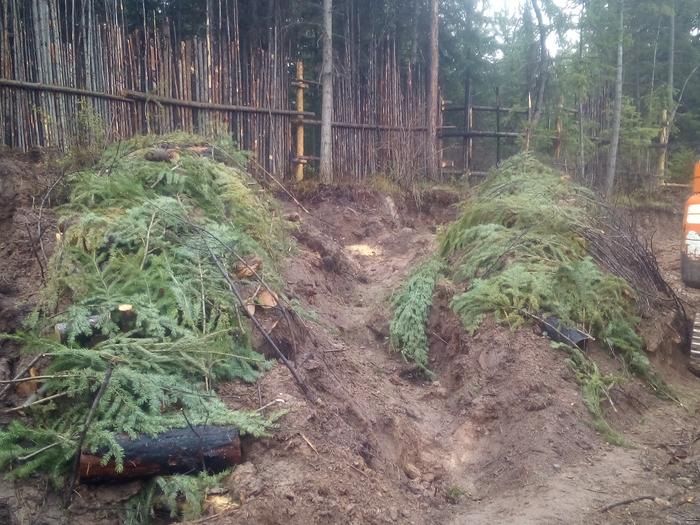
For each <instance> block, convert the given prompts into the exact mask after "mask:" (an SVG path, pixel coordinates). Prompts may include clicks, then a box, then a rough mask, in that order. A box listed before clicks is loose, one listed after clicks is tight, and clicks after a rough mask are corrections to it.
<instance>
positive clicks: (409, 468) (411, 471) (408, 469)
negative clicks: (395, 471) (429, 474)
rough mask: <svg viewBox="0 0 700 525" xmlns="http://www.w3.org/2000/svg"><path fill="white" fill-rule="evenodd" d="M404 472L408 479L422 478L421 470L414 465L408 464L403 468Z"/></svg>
mask: <svg viewBox="0 0 700 525" xmlns="http://www.w3.org/2000/svg"><path fill="white" fill-rule="evenodd" d="M403 471H404V473H405V474H406V477H408V479H418V478H420V470H419V469H418V467H416V466H415V465H414V464H413V463H406V464H405V465H404V466H403Z"/></svg>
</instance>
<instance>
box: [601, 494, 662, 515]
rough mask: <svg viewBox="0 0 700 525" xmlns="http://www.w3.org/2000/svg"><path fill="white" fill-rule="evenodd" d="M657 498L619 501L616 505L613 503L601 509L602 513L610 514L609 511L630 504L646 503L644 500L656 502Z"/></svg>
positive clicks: (644, 497)
mask: <svg viewBox="0 0 700 525" xmlns="http://www.w3.org/2000/svg"><path fill="white" fill-rule="evenodd" d="M655 499H656V496H638V497H636V498H628V499H623V500H622V501H617V502H615V503H611V504H610V505H606V506H605V507H603V508H602V509H600V512H608V511H609V510H612V509H614V508H615V507H622V506H623V505H629V504H630V503H636V502H637V501H644V500H652V501H653V500H655Z"/></svg>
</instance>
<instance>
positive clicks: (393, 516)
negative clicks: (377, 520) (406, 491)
mask: <svg viewBox="0 0 700 525" xmlns="http://www.w3.org/2000/svg"><path fill="white" fill-rule="evenodd" d="M389 519H390V520H391V521H396V520H398V519H399V511H398V510H397V509H396V507H390V508H389Z"/></svg>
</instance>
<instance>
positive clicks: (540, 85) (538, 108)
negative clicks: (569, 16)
mask: <svg viewBox="0 0 700 525" xmlns="http://www.w3.org/2000/svg"><path fill="white" fill-rule="evenodd" d="M531 3H532V10H533V11H534V12H535V17H536V18H537V30H538V32H539V37H540V58H539V62H538V64H537V94H536V98H535V107H534V111H533V112H532V114H531V115H530V120H529V122H528V125H527V133H526V135H525V151H528V150H529V149H530V141H531V139H532V132H533V130H534V129H535V128H537V124H538V123H539V121H540V116H541V115H542V106H544V90H545V87H546V84H547V32H546V29H545V27H544V21H543V20H542V11H541V10H540V6H539V4H538V3H537V0H531Z"/></svg>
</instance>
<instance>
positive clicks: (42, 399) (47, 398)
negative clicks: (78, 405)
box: [3, 390, 68, 414]
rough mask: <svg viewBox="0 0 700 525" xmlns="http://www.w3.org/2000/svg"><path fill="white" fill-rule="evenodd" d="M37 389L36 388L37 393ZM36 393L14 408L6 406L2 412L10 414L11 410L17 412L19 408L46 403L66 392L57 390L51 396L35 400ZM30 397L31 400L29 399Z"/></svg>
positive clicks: (64, 394)
mask: <svg viewBox="0 0 700 525" xmlns="http://www.w3.org/2000/svg"><path fill="white" fill-rule="evenodd" d="M38 392H39V391H38V390H37V393H38ZM35 395H36V394H33V395H32V396H30V397H29V399H28V400H27V402H24V403H22V404H21V405H20V406H18V407H14V408H8V409H7V410H4V411H3V414H11V413H12V412H19V411H20V410H24V409H25V408H29V407H31V406H34V405H39V404H41V403H46V402H47V401H51V400H52V399H58V398H59V397H63V396H67V395H68V392H59V393H58V394H54V395H52V396H48V397H42V398H41V399H37V400H36V401H35V400H34V399H33V398H34V396H35ZM30 399H31V401H29V400H30Z"/></svg>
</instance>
